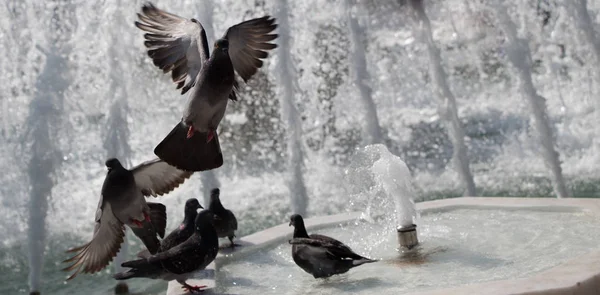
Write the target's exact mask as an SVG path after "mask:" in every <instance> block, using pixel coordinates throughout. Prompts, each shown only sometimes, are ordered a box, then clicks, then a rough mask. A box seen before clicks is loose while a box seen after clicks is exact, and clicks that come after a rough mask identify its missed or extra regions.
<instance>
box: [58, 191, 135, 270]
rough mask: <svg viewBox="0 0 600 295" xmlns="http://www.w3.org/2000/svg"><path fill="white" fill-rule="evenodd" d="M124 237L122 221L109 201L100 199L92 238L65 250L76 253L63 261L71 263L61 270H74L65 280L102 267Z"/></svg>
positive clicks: (114, 253)
mask: <svg viewBox="0 0 600 295" xmlns="http://www.w3.org/2000/svg"><path fill="white" fill-rule="evenodd" d="M124 237H125V227H124V225H123V223H121V222H120V221H119V220H118V219H117V218H116V217H115V215H114V214H113V210H112V208H111V205H110V203H108V202H102V199H101V200H100V206H99V207H98V210H97V211H96V226H95V227H94V236H93V237H92V240H91V241H90V242H89V243H87V244H85V245H83V246H81V247H76V248H73V249H70V250H67V253H76V254H75V256H73V257H71V258H69V259H67V260H65V261H63V262H64V263H71V265H69V266H67V267H65V268H64V269H63V271H72V270H75V272H74V273H73V274H72V275H71V276H70V277H69V278H67V281H68V280H71V279H73V278H74V277H76V276H77V274H79V273H80V272H83V273H95V272H98V271H100V270H102V269H104V268H105V267H106V266H107V265H108V264H109V263H110V262H111V261H112V259H113V258H114V257H115V256H116V255H117V253H118V252H119V249H120V248H121V244H122V243H123V239H124Z"/></svg>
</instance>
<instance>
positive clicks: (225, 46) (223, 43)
mask: <svg viewBox="0 0 600 295" xmlns="http://www.w3.org/2000/svg"><path fill="white" fill-rule="evenodd" d="M216 49H221V50H223V51H225V52H227V50H229V40H227V39H219V40H217V42H215V50H216Z"/></svg>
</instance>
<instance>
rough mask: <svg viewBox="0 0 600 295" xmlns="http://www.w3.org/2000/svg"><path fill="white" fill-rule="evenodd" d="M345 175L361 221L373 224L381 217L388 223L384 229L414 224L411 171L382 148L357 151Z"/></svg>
mask: <svg viewBox="0 0 600 295" xmlns="http://www.w3.org/2000/svg"><path fill="white" fill-rule="evenodd" d="M345 175H346V182H347V184H346V185H347V187H348V189H349V192H350V194H351V196H352V197H351V199H353V200H354V203H355V205H357V206H355V207H358V208H357V210H360V211H363V218H364V219H366V220H369V221H371V222H374V220H375V219H376V218H377V217H380V216H383V219H384V220H385V221H384V222H387V223H389V224H387V225H385V226H387V227H392V226H393V227H394V228H395V227H396V226H406V225H410V224H413V223H414V221H415V220H414V219H415V218H416V217H417V212H416V208H415V203H414V197H415V191H414V189H413V184H412V177H411V175H410V171H409V170H408V167H407V166H406V164H405V163H404V162H403V161H402V160H401V159H400V158H399V157H397V156H394V155H393V154H392V153H390V151H389V150H388V149H387V147H385V145H383V144H375V145H368V146H366V147H364V148H362V149H359V150H357V151H356V154H355V156H354V157H353V162H352V164H351V165H350V167H349V168H348V169H347V170H346V174H345Z"/></svg>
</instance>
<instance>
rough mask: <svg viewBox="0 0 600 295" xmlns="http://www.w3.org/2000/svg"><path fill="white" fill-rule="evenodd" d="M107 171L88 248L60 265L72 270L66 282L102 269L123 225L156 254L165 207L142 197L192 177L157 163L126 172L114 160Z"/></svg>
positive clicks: (120, 240) (122, 234)
mask: <svg viewBox="0 0 600 295" xmlns="http://www.w3.org/2000/svg"><path fill="white" fill-rule="evenodd" d="M106 167H107V168H108V173H107V174H106V178H105V179H104V184H103V185H102V194H101V196H100V202H99V203H98V209H97V210H96V218H95V221H96V225H95V227H94V235H93V237H92V240H91V241H90V242H88V243H87V244H85V245H83V246H81V247H76V248H73V249H70V250H68V251H67V253H73V252H75V253H76V254H75V255H74V256H73V257H71V258H69V259H67V260H65V261H63V262H65V263H71V265H69V266H68V267H66V268H64V269H63V270H64V271H71V270H75V272H74V273H73V274H72V275H71V276H70V277H69V278H68V279H67V280H70V279H72V278H74V277H75V276H77V274H78V273H80V272H83V273H95V272H98V271H100V270H102V269H104V268H105V267H106V266H107V265H108V263H110V261H112V259H113V257H115V255H117V252H118V251H119V249H120V248H121V244H122V243H123V238H124V237H125V226H124V225H127V226H129V227H130V228H131V229H133V230H134V233H135V234H136V235H138V236H139V237H140V238H141V239H142V241H143V242H144V244H146V246H147V247H148V250H149V251H151V252H156V250H157V249H158V247H157V246H158V244H157V242H158V239H157V238H156V234H159V235H160V236H161V237H162V236H164V231H165V225H166V213H165V206H164V205H162V204H153V203H147V202H146V199H145V196H155V197H156V196H157V195H163V194H166V193H168V192H170V191H172V190H173V189H175V188H176V187H178V186H179V185H180V184H182V183H183V182H184V181H185V180H186V179H187V178H189V177H190V176H191V175H192V173H193V172H186V171H183V170H179V169H177V168H175V167H173V166H171V165H169V164H167V163H166V162H164V161H162V160H160V159H155V160H152V161H148V162H144V163H142V164H140V165H138V166H136V167H134V168H133V169H131V170H128V169H126V168H124V167H123V166H122V165H121V162H119V160H117V159H114V158H113V159H109V160H107V161H106ZM152 218H154V219H155V220H153V219H152Z"/></svg>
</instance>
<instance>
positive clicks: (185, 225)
mask: <svg viewBox="0 0 600 295" xmlns="http://www.w3.org/2000/svg"><path fill="white" fill-rule="evenodd" d="M198 209H204V207H202V205H200V202H198V200H197V199H195V198H191V199H188V200H187V201H186V202H185V209H184V216H183V222H182V223H181V224H180V225H179V226H178V227H177V228H175V229H174V230H173V231H172V232H171V233H169V235H167V237H166V238H164V239H163V240H162V242H160V245H159V248H158V252H163V251H166V250H169V249H171V248H173V247H175V246H177V245H179V244H181V243H182V242H183V241H185V240H187V239H188V238H189V237H190V236H191V235H192V234H193V233H194V221H195V220H196V215H198V211H197V210H198ZM155 253H156V252H151V251H149V250H142V251H140V252H139V253H138V254H137V256H138V257H139V258H147V257H149V256H150V255H152V254H155Z"/></svg>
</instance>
